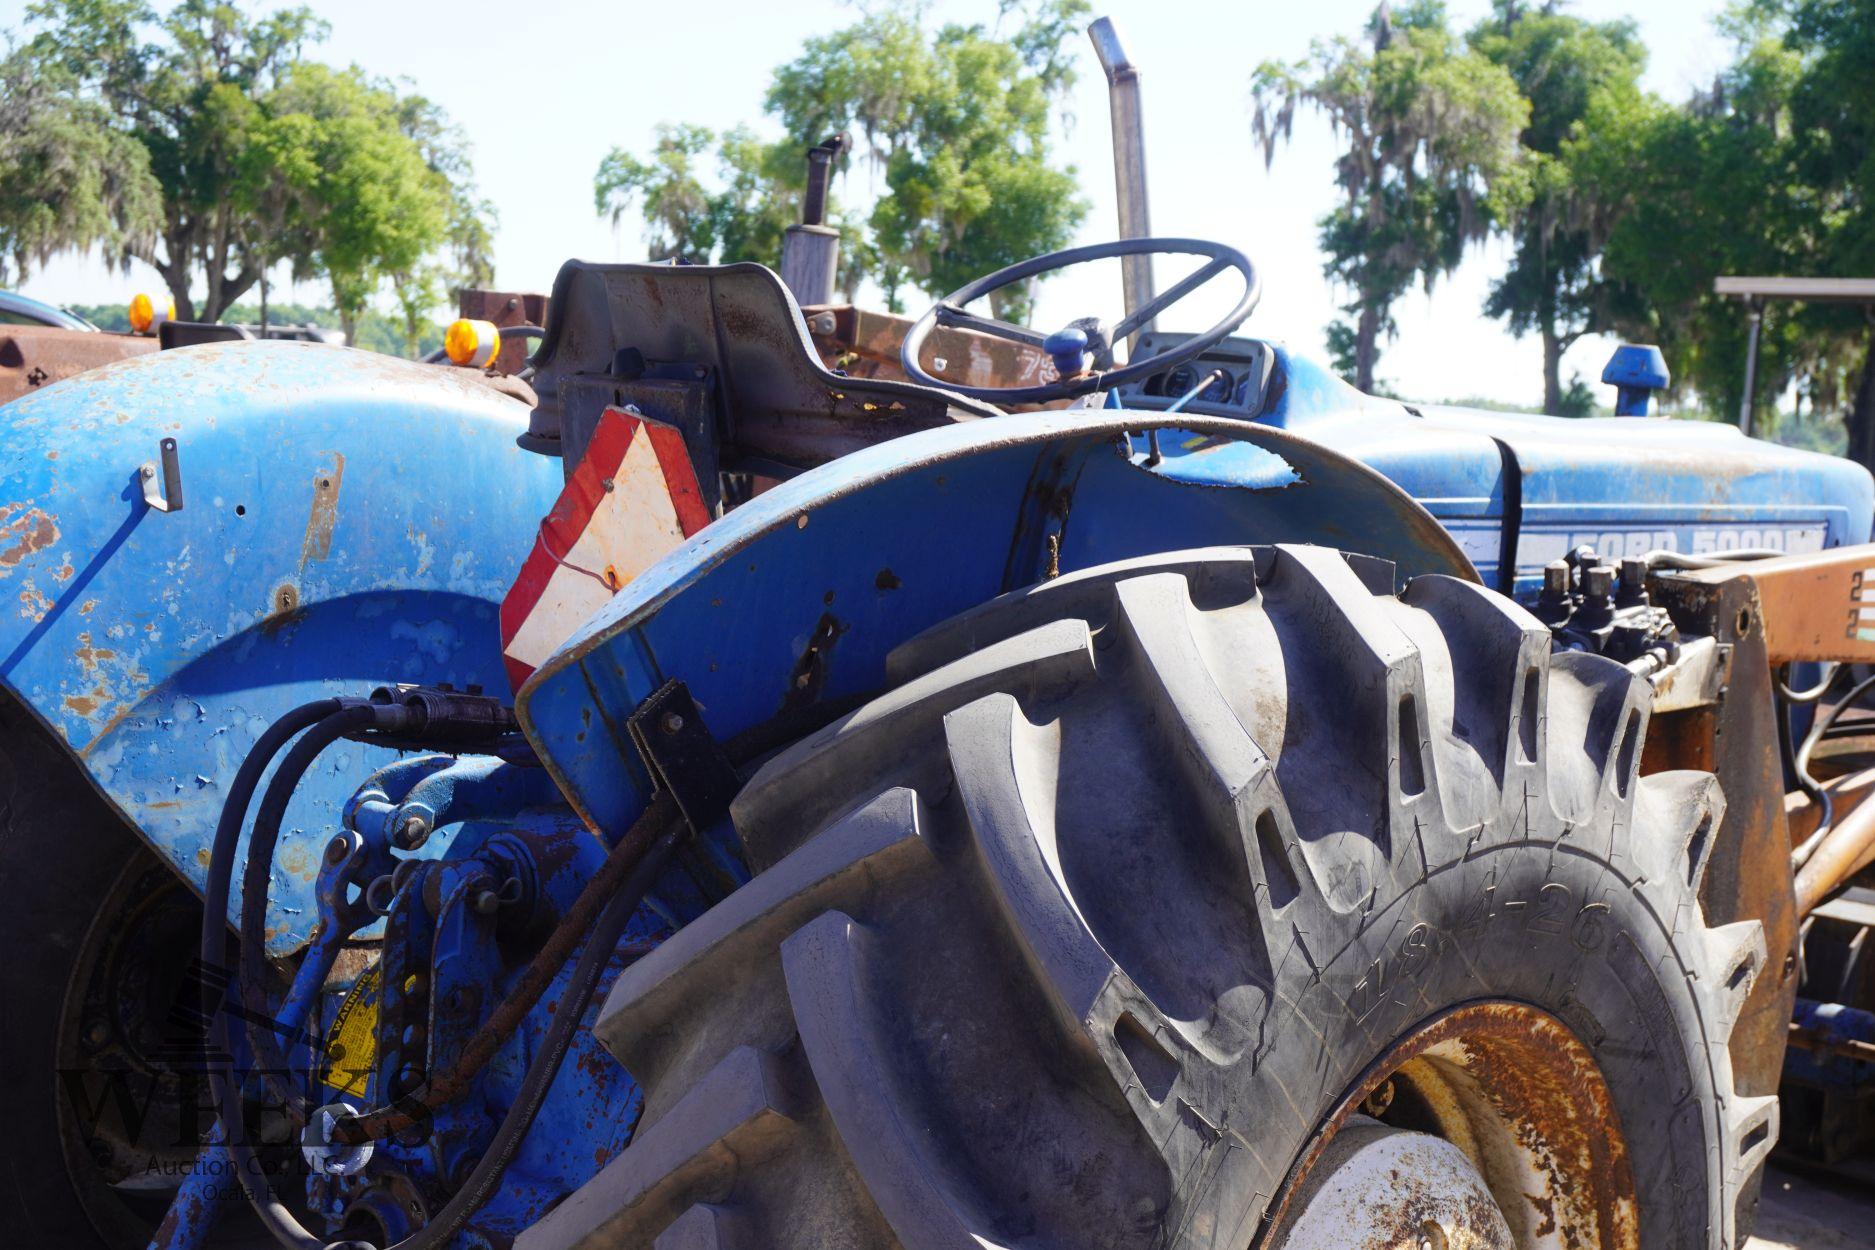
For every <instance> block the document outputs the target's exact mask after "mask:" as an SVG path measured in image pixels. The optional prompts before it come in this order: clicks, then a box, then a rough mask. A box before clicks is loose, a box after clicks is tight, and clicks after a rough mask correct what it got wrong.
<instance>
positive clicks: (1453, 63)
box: [1251, 0, 1530, 390]
mask: <svg viewBox="0 0 1875 1250" xmlns="http://www.w3.org/2000/svg"><path fill="white" fill-rule="evenodd" d="M1251 98H1252V102H1253V106H1254V111H1253V114H1252V129H1253V130H1254V132H1255V135H1256V138H1257V141H1258V142H1259V144H1260V145H1261V146H1262V148H1263V154H1264V160H1265V163H1269V162H1271V161H1273V159H1274V157H1275V151H1276V147H1277V145H1278V144H1279V143H1281V142H1282V141H1283V140H1285V139H1287V138H1288V136H1289V134H1290V131H1291V128H1292V127H1293V125H1294V120H1295V114H1296V110H1297V109H1298V108H1299V107H1302V106H1305V105H1306V106H1308V107H1311V108H1314V109H1317V110H1319V111H1320V112H1321V113H1323V114H1324V115H1325V116H1326V117H1327V118H1328V120H1329V122H1330V124H1331V125H1333V127H1334V129H1335V133H1336V134H1337V135H1338V136H1339V137H1340V138H1341V139H1342V140H1343V142H1344V145H1345V146H1344V150H1343V153H1342V156H1341V158H1340V159H1339V161H1338V162H1337V163H1336V178H1337V182H1338V183H1339V185H1340V188H1341V202H1340V204H1338V205H1337V206H1336V207H1335V208H1334V209H1333V210H1332V211H1331V212H1330V213H1329V214H1328V215H1327V216H1326V217H1324V218H1323V219H1322V221H1321V233H1320V242H1321V246H1322V250H1323V251H1325V252H1326V253H1327V254H1328V260H1327V263H1326V265H1325V269H1326V272H1327V273H1328V275H1329V277H1330V278H1332V279H1334V280H1335V281H1336V282H1338V283H1340V284H1341V285H1342V286H1344V287H1346V288H1347V289H1348V290H1349V292H1350V293H1351V295H1352V298H1351V300H1350V302H1349V303H1348V304H1346V305H1345V306H1344V311H1346V312H1347V313H1349V314H1350V315H1351V316H1352V317H1353V318H1354V321H1353V324H1352V325H1351V326H1347V327H1346V328H1345V329H1344V330H1341V331H1339V332H1337V331H1335V330H1332V329H1331V331H1330V333H1331V340H1332V341H1333V342H1335V343H1338V344H1339V345H1340V347H1339V349H1338V350H1339V351H1340V353H1341V354H1342V355H1343V356H1344V357H1345V358H1346V362H1347V363H1349V364H1351V365H1352V366H1353V368H1352V373H1353V375H1354V379H1355V384H1356V385H1358V386H1360V387H1361V388H1362V389H1363V390H1371V389H1372V388H1373V385H1374V367H1375V364H1376V362H1377V361H1378V359H1379V355H1380V348H1379V344H1380V340H1381V338H1382V337H1383V336H1385V337H1391V336H1392V335H1393V333H1394V330H1395V325H1394V321H1393V312H1392V310H1393V306H1394V304H1395V303H1396V302H1397V301H1398V300H1399V298H1400V297H1401V296H1402V295H1404V294H1405V293H1406V292H1407V291H1408V290H1410V289H1411V288H1412V286H1413V284H1414V283H1415V282H1421V283H1424V284H1425V286H1426V288H1427V289H1428V290H1430V289H1431V287H1432V284H1433V282H1434V281H1435V280H1436V279H1437V278H1438V277H1439V276H1440V275H1441V274H1444V273H1447V272H1449V271H1451V270H1452V269H1453V268H1455V267H1456V266H1457V264H1458V262H1459V260H1460V258H1461V257H1462V255H1463V253H1464V249H1465V247H1466V246H1467V245H1468V244H1470V243H1472V242H1475V241H1477V240H1478V239H1480V238H1482V237H1483V236H1484V234H1485V233H1486V232H1487V230H1488V229H1490V227H1491V226H1492V225H1493V224H1494V223H1499V222H1503V221H1508V220H1511V219H1512V217H1513V215H1514V214H1515V213H1516V212H1517V211H1518V210H1519V208H1520V207H1521V205H1522V204H1523V202H1524V201H1525V199H1526V198H1527V196H1528V184H1527V176H1526V174H1525V171H1524V165H1523V160H1522V154H1521V151H1520V149H1519V146H1518V136H1519V134H1520V132H1522V131H1523V129H1524V128H1525V126H1526V125H1527V124H1528V123H1529V119H1530V106H1529V104H1528V102H1527V101H1526V100H1525V99H1524V98H1523V96H1522V95H1521V94H1520V93H1519V91H1518V90H1517V84H1516V82H1515V81H1514V80H1513V79H1512V78H1511V76H1510V74H1509V73H1508V72H1507V71H1506V70H1505V69H1504V68H1503V67H1502V66H1500V65H1498V64H1495V63H1493V62H1492V61H1490V60H1489V59H1487V58H1486V57H1484V56H1482V55H1480V54H1479V53H1477V52H1475V51H1473V50H1471V49H1470V48H1468V47H1466V46H1465V44H1464V43H1463V42H1462V41H1460V40H1459V39H1458V37H1457V36H1456V35H1455V34H1453V32H1452V30H1451V28H1450V26H1449V25H1448V23H1447V20H1446V15H1445V10H1444V7H1443V5H1442V4H1440V3H1438V0H1416V2H1415V3H1412V4H1408V5H1405V6H1402V7H1401V8H1399V9H1398V10H1392V9H1390V8H1389V6H1388V5H1386V4H1384V3H1383V4H1382V5H1381V6H1380V8H1378V9H1377V10H1376V11H1375V13H1374V16H1373V18H1372V20H1371V21H1370V22H1369V24H1368V29H1367V33H1366V36H1365V38H1363V39H1360V40H1354V39H1349V38H1345V37H1341V38H1336V39H1331V40H1318V41H1317V42H1316V43H1315V44H1314V46H1313V48H1312V49H1311V51H1310V54H1309V56H1308V57H1307V58H1306V59H1304V60H1302V61H1299V62H1296V63H1293V64H1285V63H1279V62H1265V63H1264V64H1263V65H1261V66H1259V67H1258V68H1257V70H1256V72H1255V73H1254V75H1253V76H1252V79H1251Z"/></svg>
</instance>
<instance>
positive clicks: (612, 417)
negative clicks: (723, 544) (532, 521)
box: [501, 408, 710, 690]
mask: <svg viewBox="0 0 1875 1250" xmlns="http://www.w3.org/2000/svg"><path fill="white" fill-rule="evenodd" d="M709 523H710V514H709V510H708V509H706V508H705V507H704V505H703V492H702V490H701V489H700V488H699V487H698V485H697V474H696V470H695V469H694V468H693V467H691V464H690V453H689V452H688V451H687V450H686V449H685V447H684V437H683V435H682V434H680V433H678V432H677V431H676V430H674V429H672V428H670V427H669V426H665V425H656V424H653V423H651V422H647V421H645V420H643V419H641V418H639V417H636V416H633V415H632V414H630V413H628V412H622V411H620V410H619V409H617V408H608V409H606V410H605V412H604V413H602V414H601V415H600V417H599V424H598V426H597V427H596V428H595V429H594V430H593V436H592V442H590V443H589V444H587V446H586V456H585V459H583V460H581V461H580V463H579V467H578V468H576V469H574V470H573V476H572V477H570V478H568V479H567V482H566V488H565V489H564V490H562V491H561V492H560V498H559V499H557V500H555V501H554V505H553V510H552V511H551V512H549V513H548V514H547V515H546V517H545V518H544V519H543V520H542V521H541V523H540V533H539V534H538V536H537V537H536V538H535V540H534V549H533V551H531V552H529V553H528V556H527V559H526V560H525V561H524V562H523V563H522V565H521V575H520V576H519V577H517V578H515V581H514V585H513V586H511V587H509V589H508V594H507V597H506V598H504V599H503V600H502V601H501V653H502V659H503V660H504V661H505V662H506V663H507V666H508V678H509V680H510V681H512V682H513V683H514V686H515V689H517V690H518V689H520V687H521V683H522V682H524V681H526V680H527V678H528V675H529V674H531V673H532V672H533V671H534V670H535V669H537V668H539V667H540V666H541V665H542V664H543V663H545V662H546V660H547V657H548V656H550V655H552V654H553V653H554V652H555V651H557V650H559V648H560V644H561V643H563V642H565V641H566V640H567V639H568V638H570V637H572V636H573V631H574V630H576V629H578V628H579V626H580V625H582V624H584V623H585V621H586V618H588V617H590V616H591V615H592V614H593V613H594V612H597V611H598V610H599V609H600V608H601V607H603V606H604V605H605V603H606V601H607V600H608V599H610V598H611V597H612V596H613V595H614V594H616V593H617V592H618V591H619V589H620V588H621V587H623V586H624V585H625V584H626V583H627V582H629V581H631V579H632V578H634V577H636V576H638V575H639V574H640V573H642V572H644V571H645V570H646V569H648V568H650V567H651V566H652V565H653V564H655V563H657V561H659V560H660V559H662V558H663V557H664V556H665V555H667V554H668V553H669V552H671V551H672V550H674V549H675V548H676V547H677V545H678V544H679V543H681V542H683V541H684V539H686V538H688V537H689V536H690V535H692V534H694V533H696V532H697V531H698V530H700V529H702V528H703V527H704V526H706V525H708V524H709Z"/></svg>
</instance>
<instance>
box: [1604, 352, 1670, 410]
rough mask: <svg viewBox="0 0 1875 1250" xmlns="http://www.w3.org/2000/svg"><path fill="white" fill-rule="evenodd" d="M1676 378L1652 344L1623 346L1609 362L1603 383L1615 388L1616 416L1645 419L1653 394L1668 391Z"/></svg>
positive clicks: (1663, 357) (1665, 360) (1664, 358)
mask: <svg viewBox="0 0 1875 1250" xmlns="http://www.w3.org/2000/svg"><path fill="white" fill-rule="evenodd" d="M1672 380H1673V376H1672V375H1671V374H1669V373H1668V372H1667V358H1666V357H1665V356H1662V355H1661V354H1660V349H1659V348H1658V347H1654V346H1652V345H1651V344H1642V343H1623V344H1622V345H1621V346H1619V347H1617V348H1615V354H1614V355H1612V356H1610V357H1609V358H1608V367H1607V368H1605V369H1603V370H1602V381H1604V382H1606V383H1608V384H1609V385H1611V386H1613V387H1614V388H1615V415H1616V416H1618V417H1644V416H1646V415H1647V408H1648V405H1649V404H1650V403H1651V402H1652V401H1653V397H1654V392H1655V391H1659V390H1665V389H1666V387H1667V384H1668V383H1670V382H1671V381H1672Z"/></svg>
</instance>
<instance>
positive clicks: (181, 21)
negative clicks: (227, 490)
mask: <svg viewBox="0 0 1875 1250" xmlns="http://www.w3.org/2000/svg"><path fill="white" fill-rule="evenodd" d="M27 16H28V20H29V22H30V23H31V25H32V27H33V33H32V35H31V38H30V39H29V40H28V41H27V42H26V43H25V44H24V45H23V47H22V48H21V49H20V50H19V52H18V53H17V55H19V56H20V57H22V58H23V59H24V62H25V65H26V67H27V69H26V72H27V73H28V75H29V76H30V77H31V78H32V80H33V81H35V82H37V83H41V84H47V85H48V86H47V88H46V89H47V90H48V91H49V93H50V96H51V98H52V100H53V101H54V102H55V104H56V109H54V110H53V111H52V113H51V115H52V116H54V117H57V116H61V115H62V116H64V117H66V118H68V119H73V120H71V121H68V123H67V124H65V125H64V126H63V128H62V131H61V133H62V134H64V135H65V136H66V138H65V143H66V144H67V150H69V151H71V152H72V153H73V154H74V158H75V159H76V157H77V156H79V155H83V156H86V157H87V158H89V157H91V156H94V155H98V154H108V159H106V158H105V157H104V156H100V157H99V159H98V160H97V162H96V164H94V165H91V166H90V167H91V168H94V169H100V168H101V169H108V170H110V171H112V173H111V174H110V175H109V177H110V178H114V179H115V180H116V183H117V184H118V185H117V186H116V187H115V188H112V187H105V188H104V189H102V190H95V189H93V188H91V187H88V186H85V185H74V186H72V187H70V188H65V189H62V191H61V194H60V195H59V196H57V197H54V199H53V201H52V203H53V211H54V212H55V213H56V214H57V219H58V220H60V221H62V222H63V223H64V224H63V225H62V226H60V227H59V229H58V230H55V231H52V232H51V233H50V234H47V232H46V230H45V229H44V228H43V227H37V229H38V234H37V235H35V234H33V233H31V230H32V229H33V228H34V227H32V222H31V220H30V219H29V218H28V217H26V216H25V215H24V214H21V213H19V212H16V211H14V210H13V206H12V205H11V203H10V202H9V201H8V199H7V198H6V196H5V185H4V184H5V178H6V170H7V164H6V160H7V158H6V154H5V153H6V147H5V144H4V141H0V242H10V241H11V240H13V239H14V238H17V237H20V236H21V235H22V233H23V232H24V234H25V237H26V238H28V239H29V240H31V239H33V238H39V237H44V238H50V239H51V240H52V243H51V244H50V245H49V246H50V248H51V250H59V249H60V248H62V247H85V246H90V245H93V244H97V243H102V244H104V245H105V246H106V247H107V248H110V249H112V254H113V255H114V256H119V257H130V256H134V257H137V258H139V259H142V260H145V261H147V262H148V263H149V264H150V265H152V266H153V267H154V268H155V269H156V271H157V272H158V273H159V274H160V275H161V276H162V278H163V280H164V282H165V284H166V285H167V286H168V287H169V290H170V293H171V295H172V296H173V297H174V299H175V302H176V310H177V314H178V315H179V316H181V317H183V318H185V319H191V320H216V319H218V318H219V317H220V316H221V315H222V313H223V312H224V310H225V309H227V308H228V306H229V305H231V304H232V303H234V301H236V300H237V299H239V298H241V297H242V296H243V295H244V294H245V293H247V292H248V291H249V290H250V289H252V288H253V286H254V285H255V284H256V283H257V282H258V281H259V279H260V275H261V273H262V272H263V271H264V270H265V269H267V268H268V267H270V266H271V265H272V264H273V263H275V262H277V261H287V262H290V264H291V266H292V268H293V271H294V274H295V276H297V277H310V276H314V275H320V276H324V277H325V278H326V279H327V280H328V281H329V282H330V283H331V285H332V289H333V297H334V302H335V304H336V305H337V307H338V309H339V311H340V312H341V314H342V316H344V317H345V318H347V319H349V320H353V321H355V320H356V319H357V317H358V315H359V314H360V312H361V310H362V309H363V307H364V305H365V303H366V302H367V301H368V300H369V299H370V298H371V297H372V295H373V294H375V292H376V291H377V290H378V289H379V288H380V287H381V285H382V284H383V283H385V282H387V281H388V282H390V283H392V284H393V285H394V286H395V288H396V290H397V292H398V295H399V297H400V302H401V303H402V304H403V305H404V307H405V320H406V323H407V328H409V329H411V331H412V334H411V337H414V332H415V328H416V327H417V326H418V325H419V323H420V321H421V317H422V314H423V313H424V312H425V311H426V310H427V308H428V307H430V306H433V305H434V303H435V302H436V301H437V299H438V298H439V297H440V294H441V290H442V287H443V285H444V284H445V283H446V282H447V281H450V280H464V279H468V280H473V279H475V278H477V277H480V276H485V275H486V274H487V272H488V268H489V266H488V261H487V252H488V244H489V233H488V226H487V216H488V213H487V209H486V205H483V204H481V203H480V202H479V201H477V200H476V199H475V198H474V195H473V191H472V189H471V178H470V171H469V164H468V158H467V155H466V148H465V145H464V143H463V140H462V136H461V135H460V134H459V133H458V132H457V131H456V130H455V129H454V128H453V127H451V126H450V125H449V123H448V119H447V118H446V117H444V116H443V114H442V113H441V111H440V110H438V109H437V108H436V107H435V106H434V105H432V104H431V103H429V102H428V101H426V100H424V99H423V98H422V97H419V96H408V95H400V94H399V93H398V92H397V91H396V90H394V89H393V88H392V87H390V86H389V85H388V84H385V83H382V82H375V81H372V80H370V79H368V78H366V77H365V76H364V75H363V74H362V72H360V71H358V70H356V69H352V70H344V71H341V70H335V69H331V68H329V67H327V66H323V65H319V64H316V63H311V62H308V61H306V60H305V59H304V49H305V47H306V46H307V45H308V44H310V43H314V42H317V41H318V40H320V39H322V38H323V37H324V35H325V30H326V28H325V24H324V23H323V22H322V21H320V20H319V19H318V18H317V17H316V16H315V15H314V14H313V12H312V11H311V10H310V9H306V8H290V9H281V10H278V11H276V12H272V13H267V14H257V13H254V12H252V11H250V10H249V9H247V8H246V7H244V6H238V5H235V4H231V3H225V2H223V0H180V2H179V3H177V4H175V5H174V6H173V7H171V8H169V9H168V10H167V11H165V12H162V13H158V11H157V10H156V9H155V8H154V7H152V6H151V5H150V4H147V3H144V2H143V0H40V2H39V3H36V4H33V5H32V6H31V7H29V8H28V10H27ZM10 94H11V93H10V92H9V95H10ZM59 110H62V111H63V112H62V114H61V113H60V112H59ZM87 164H90V161H89V159H88V160H87ZM94 177H95V178H103V177H106V175H103V174H98V175H95V176H94ZM100 206H102V207H101V208H100ZM42 215H43V214H42ZM100 222H103V223H105V224H104V225H102V226H101V225H100V224H99V223H100ZM22 223H24V224H22ZM35 246H37V247H40V248H41V249H42V253H43V249H44V248H45V247H46V246H48V245H45V244H31V243H30V242H29V251H30V250H31V248H32V247H35ZM198 282H199V283H200V286H201V287H202V288H203V289H204V291H205V298H204V300H203V301H202V303H200V304H199V305H198V304H197V302H196V300H195V298H194V295H195V291H196V289H197V284H198Z"/></svg>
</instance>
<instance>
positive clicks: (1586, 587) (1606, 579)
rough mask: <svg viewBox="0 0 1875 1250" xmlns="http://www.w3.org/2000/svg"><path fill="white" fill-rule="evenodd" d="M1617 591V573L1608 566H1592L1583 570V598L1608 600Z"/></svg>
mask: <svg viewBox="0 0 1875 1250" xmlns="http://www.w3.org/2000/svg"><path fill="white" fill-rule="evenodd" d="M1614 590H1615V571H1614V570H1613V569H1611V568H1609V567H1608V566H1607V565H1606V564H1591V565H1590V566H1589V567H1588V568H1585V569H1583V570H1582V597H1583V598H1584V599H1606V598H1607V597H1608V596H1609V595H1611V594H1613V593H1614Z"/></svg>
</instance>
